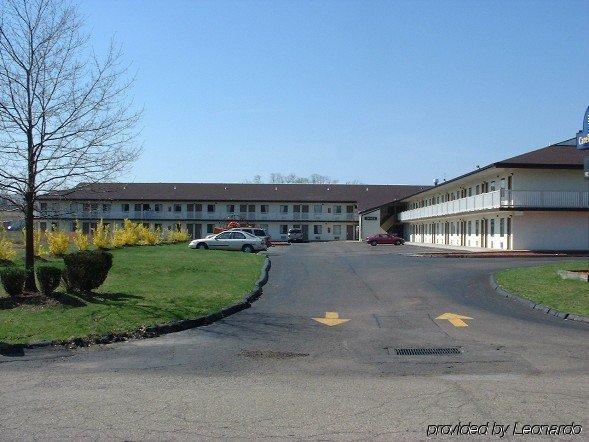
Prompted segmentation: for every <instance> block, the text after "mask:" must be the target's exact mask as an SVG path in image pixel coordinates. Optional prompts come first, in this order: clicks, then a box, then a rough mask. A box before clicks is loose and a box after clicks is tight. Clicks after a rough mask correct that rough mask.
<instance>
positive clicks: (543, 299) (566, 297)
mask: <svg viewBox="0 0 589 442" xmlns="http://www.w3.org/2000/svg"><path fill="white" fill-rule="evenodd" d="M587 267H589V261H588V260H582V261H573V262H566V263H564V262H563V263H559V264H552V265H544V266H538V267H522V268H516V269H508V270H503V271H502V272H499V273H498V274H497V283H498V284H499V285H500V286H501V287H502V288H503V289H504V290H507V291H508V292H511V293H514V294H516V295H519V296H521V297H522V298H526V299H530V300H532V301H534V302H537V303H539V304H542V305H545V306H547V307H550V308H554V309H556V310H560V311H563V312H567V313H575V314H578V315H583V316H589V284H588V283H586V282H584V281H580V280H570V279H561V278H560V276H558V275H557V274H556V270H558V269H565V270H580V269H586V268H587Z"/></svg>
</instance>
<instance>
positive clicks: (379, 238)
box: [366, 233, 405, 246]
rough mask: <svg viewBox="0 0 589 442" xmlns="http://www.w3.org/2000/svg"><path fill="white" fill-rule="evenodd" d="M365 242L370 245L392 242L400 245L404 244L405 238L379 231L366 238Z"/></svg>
mask: <svg viewBox="0 0 589 442" xmlns="http://www.w3.org/2000/svg"><path fill="white" fill-rule="evenodd" d="M366 242H367V243H368V244H370V245H371V246H375V245H377V244H394V245H396V246H400V245H402V244H405V240H404V239H403V238H401V237H400V236H396V235H391V234H390V233H379V234H378V235H372V236H369V237H368V238H366Z"/></svg>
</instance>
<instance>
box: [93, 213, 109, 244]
mask: <svg viewBox="0 0 589 442" xmlns="http://www.w3.org/2000/svg"><path fill="white" fill-rule="evenodd" d="M92 243H93V244H94V245H95V246H96V248H98V249H102V250H105V249H110V247H111V240H110V228H109V227H108V226H107V225H106V224H104V222H103V221H102V220H100V221H98V224H97V225H96V228H95V229H93V230H92Z"/></svg>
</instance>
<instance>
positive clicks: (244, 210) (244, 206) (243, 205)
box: [239, 204, 247, 213]
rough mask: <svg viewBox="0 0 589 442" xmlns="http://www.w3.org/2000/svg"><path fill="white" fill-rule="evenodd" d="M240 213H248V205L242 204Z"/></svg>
mask: <svg viewBox="0 0 589 442" xmlns="http://www.w3.org/2000/svg"><path fill="white" fill-rule="evenodd" d="M239 211H240V212H241V213H245V212H247V204H240V205H239Z"/></svg>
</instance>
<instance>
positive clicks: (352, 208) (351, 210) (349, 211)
mask: <svg viewBox="0 0 589 442" xmlns="http://www.w3.org/2000/svg"><path fill="white" fill-rule="evenodd" d="M346 213H354V206H346Z"/></svg>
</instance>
